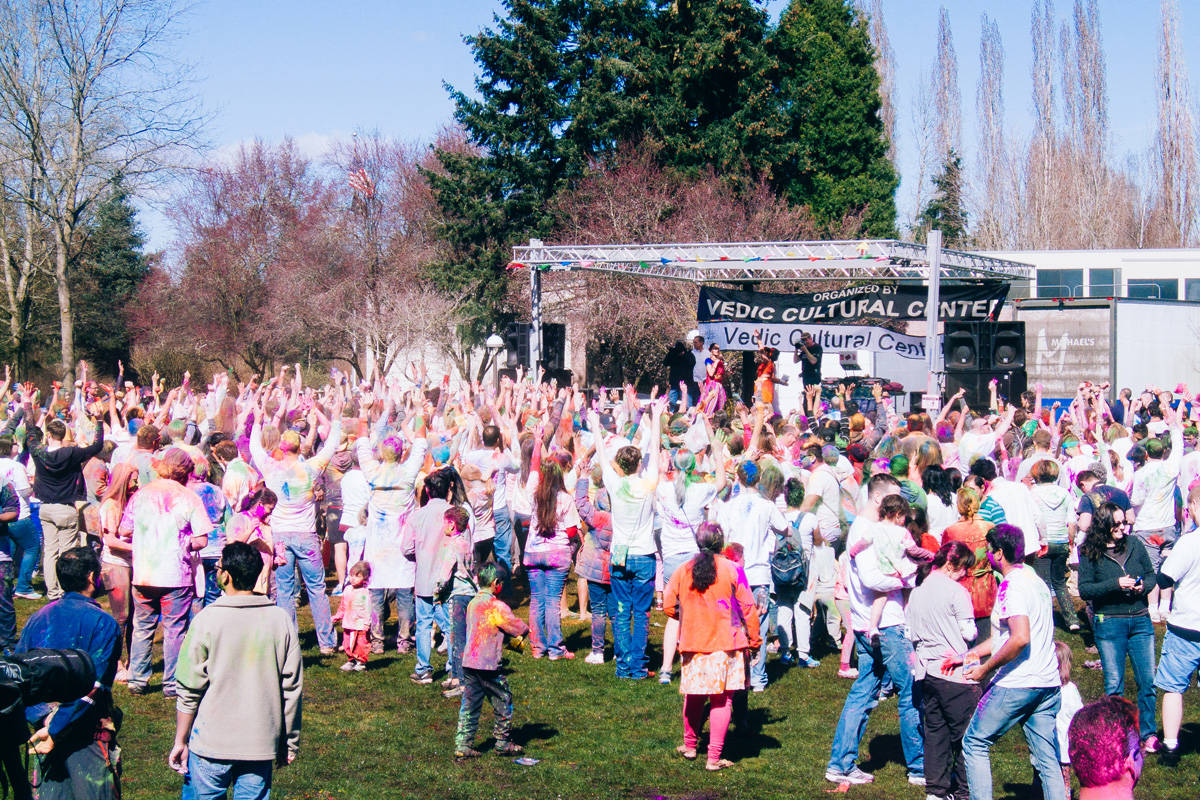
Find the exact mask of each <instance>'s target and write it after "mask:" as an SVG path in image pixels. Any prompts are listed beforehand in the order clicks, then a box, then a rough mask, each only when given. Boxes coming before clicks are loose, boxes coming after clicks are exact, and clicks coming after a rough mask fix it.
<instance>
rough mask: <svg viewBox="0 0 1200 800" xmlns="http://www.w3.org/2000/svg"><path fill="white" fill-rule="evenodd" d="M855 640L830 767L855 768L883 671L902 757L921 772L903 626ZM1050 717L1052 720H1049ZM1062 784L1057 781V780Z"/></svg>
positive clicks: (909, 648)
mask: <svg viewBox="0 0 1200 800" xmlns="http://www.w3.org/2000/svg"><path fill="white" fill-rule="evenodd" d="M854 646H855V647H856V648H857V650H858V678H857V679H856V680H855V681H854V685H852V686H851V687H850V693H849V694H848V695H846V703H845V705H844V706H842V715H841V717H840V718H839V719H838V724H837V730H836V731H835V732H834V734H833V747H832V748H831V749H830V751H829V767H828V769H829V771H830V772H838V773H846V772H849V771H850V770H852V769H853V768H854V762H855V761H856V760H857V759H858V746H859V743H861V742H862V737H863V733H865V732H866V730H867V718H868V717H869V716H870V714H871V711H872V709H874V708H875V706H876V705H878V704H879V690H880V689H881V688H882V687H883V678H884V675H887V676H888V677H889V678H890V679H891V682H892V684H893V685H895V687H896V692H897V697H896V699H897V700H898V701H899V704H900V705H899V708H898V709H897V710H898V711H899V712H900V744H901V746H902V747H903V748H904V761H905V763H906V764H907V765H908V772H909V774H910V775H924V774H925V748H924V737H923V735H922V733H921V715H920V714H919V713H918V712H917V707H916V705H915V703H914V702H913V679H912V673H911V672H909V667H908V664H909V660H910V659H911V658H912V657H913V649H912V644H911V643H910V642H909V641H908V640H907V639H905V638H904V626H902V625H893V626H891V627H889V628H883V629H882V630H880V631H879V645H878V646H875V645H872V644H871V640H870V639H868V638H867V635H866V634H865V633H859V632H855V634H854ZM1053 722H1054V720H1053V718H1052V719H1051V726H1053ZM1059 784H1060V785H1061V784H1062V781H1059Z"/></svg>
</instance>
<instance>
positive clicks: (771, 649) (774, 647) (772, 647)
mask: <svg viewBox="0 0 1200 800" xmlns="http://www.w3.org/2000/svg"><path fill="white" fill-rule="evenodd" d="M767 652H768V653H770V654H771V655H774V654H776V653H778V652H779V640H778V639H776V640H774V641H772V642H768V643H767Z"/></svg>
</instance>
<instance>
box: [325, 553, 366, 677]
mask: <svg viewBox="0 0 1200 800" xmlns="http://www.w3.org/2000/svg"><path fill="white" fill-rule="evenodd" d="M370 579H371V565H370V564H368V563H367V562H366V561H359V562H358V563H357V564H355V565H354V566H353V567H351V568H350V573H349V575H347V580H348V581H349V585H347V586H346V588H345V589H343V590H342V604H341V606H339V607H338V611H337V613H336V614H334V615H333V622H338V621H341V623H342V650H343V651H345V653H346V658H347V661H346V663H345V664H342V671H343V672H362V671H363V670H365V669H366V668H367V655H368V654H369V653H370V652H371V590H370V589H368V588H367V582H368V581H369V580H370Z"/></svg>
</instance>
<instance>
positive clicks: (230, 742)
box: [168, 542, 304, 800]
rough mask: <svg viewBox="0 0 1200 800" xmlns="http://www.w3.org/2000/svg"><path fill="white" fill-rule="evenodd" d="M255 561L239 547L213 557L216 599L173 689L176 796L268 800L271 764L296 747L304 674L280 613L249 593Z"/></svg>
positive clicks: (190, 642) (199, 622)
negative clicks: (180, 785) (179, 782)
mask: <svg viewBox="0 0 1200 800" xmlns="http://www.w3.org/2000/svg"><path fill="white" fill-rule="evenodd" d="M261 571H262V558H261V557H260V556H259V554H258V553H257V552H256V551H255V550H254V549H253V548H252V547H250V545H248V544H246V543H245V542H233V543H231V544H228V545H226V546H225V549H224V550H222V551H221V561H220V563H219V564H218V565H217V581H218V582H219V583H220V585H221V588H222V589H223V590H224V592H225V593H224V594H223V595H222V596H221V597H220V598H219V599H217V600H216V601H215V602H214V603H212V604H211V605H209V606H207V607H206V608H205V609H204V610H203V611H201V612H200V613H199V614H198V615H197V616H196V618H195V619H194V620H193V621H192V625H191V628H190V629H189V630H188V634H187V638H186V639H185V640H184V643H183V650H182V652H181V653H180V654H179V665H178V667H177V668H176V672H175V680H176V684H177V690H178V692H179V699H178V701H177V703H176V712H177V719H176V725H175V745H174V747H172V748H171V755H170V757H169V759H168V760H169V762H170V764H171V767H172V768H173V769H175V770H176V771H177V772H179V773H181V774H183V775H185V776H186V777H185V781H184V796H185V797H187V796H189V795H193V796H196V797H224V796H225V791H226V789H228V788H231V787H232V788H233V790H234V791H233V794H234V796H235V797H256V798H262V800H266V798H268V797H270V791H271V768H272V763H275V764H278V765H280V766H283V765H284V764H290V763H292V761H294V760H295V758H296V753H297V751H298V750H299V747H300V696H301V694H302V692H303V688H304V670H303V664H302V662H301V658H300V643H299V640H298V639H297V634H296V629H295V627H294V626H293V625H292V621H291V619H290V618H289V617H288V615H287V612H285V611H284V610H283V609H281V608H279V607H278V606H276V605H275V604H274V603H273V602H271V600H270V599H269V598H267V597H262V596H260V595H255V594H254V593H253V588H254V583H255V581H256V580H258V574H259V572H261Z"/></svg>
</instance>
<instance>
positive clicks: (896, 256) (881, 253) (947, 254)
mask: <svg viewBox="0 0 1200 800" xmlns="http://www.w3.org/2000/svg"><path fill="white" fill-rule="evenodd" d="M940 261H941V279H942V280H996V279H999V280H1007V281H1020V280H1029V279H1030V278H1031V277H1032V274H1033V267H1032V266H1030V265H1029V264H1022V263H1019V262H1016V261H1006V260H1003V259H999V258H992V257H989V256H981V255H975V254H974V253H967V252H963V251H959V250H942V251H941V258H940ZM509 268H510V269H522V268H525V269H534V270H537V271H539V272H573V271H581V270H582V271H589V272H610V273H619V274H623V275H640V276H643V277H648V278H663V279H666V280H677V281H689V282H691V283H717V282H724V283H730V282H733V283H745V282H754V283H759V282H767V281H795V280H806V281H812V280H818V281H847V280H884V281H902V280H918V281H924V280H927V279H928V277H929V263H928V250H927V248H926V246H925V245H923V244H916V243H914V242H901V241H896V240H893V239H864V240H857V241H844V242H727V243H700V242H697V243H687V244H605V245H544V244H542V243H541V242H539V241H537V240H536V239H535V240H532V241H531V242H530V243H529V245H528V246H522V247H514V248H513V260H512V262H511V263H510V264H509Z"/></svg>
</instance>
